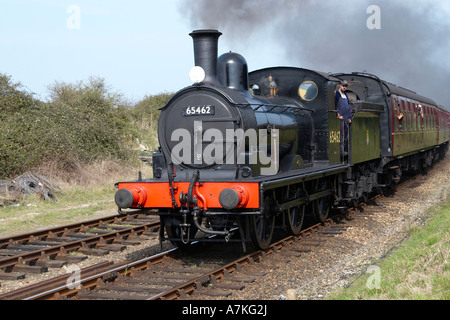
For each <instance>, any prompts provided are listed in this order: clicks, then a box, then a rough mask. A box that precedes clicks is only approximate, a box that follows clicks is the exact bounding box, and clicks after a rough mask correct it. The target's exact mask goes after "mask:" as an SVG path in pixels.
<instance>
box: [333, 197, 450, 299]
mask: <svg viewBox="0 0 450 320" xmlns="http://www.w3.org/2000/svg"><path fill="white" fill-rule="evenodd" d="M449 230H450V199H449V200H447V201H446V202H444V203H443V204H441V205H439V206H437V207H435V208H433V209H431V210H430V211H429V218H428V219H427V221H426V223H425V224H424V225H419V226H414V227H412V228H411V229H410V230H409V239H408V240H407V241H405V242H403V243H402V244H401V245H400V246H399V247H398V249H396V250H394V251H393V252H392V253H391V254H390V255H389V256H388V257H387V258H385V259H384V260H382V261H381V262H380V263H379V264H378V265H377V266H378V267H379V270H380V271H381V273H380V276H381V277H380V282H379V288H374V286H373V285H372V286H370V284H373V282H372V279H373V273H372V274H364V275H363V276H362V277H360V278H359V279H357V280H356V281H355V282H354V283H353V284H352V285H351V286H350V287H349V288H344V289H338V290H337V291H336V292H334V293H333V294H332V295H331V296H330V299H336V300H450V263H449V255H450V231H449ZM371 277H372V278H371ZM368 283H369V286H367V284H368ZM369 287H372V289H369Z"/></svg>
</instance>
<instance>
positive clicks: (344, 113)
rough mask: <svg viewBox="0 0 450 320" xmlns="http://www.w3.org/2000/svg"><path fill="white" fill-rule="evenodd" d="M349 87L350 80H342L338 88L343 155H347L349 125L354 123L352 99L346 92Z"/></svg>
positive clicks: (337, 105)
mask: <svg viewBox="0 0 450 320" xmlns="http://www.w3.org/2000/svg"><path fill="white" fill-rule="evenodd" d="M347 88H348V82H347V81H345V80H344V81H342V82H341V83H340V84H339V88H338V90H336V95H335V103H336V109H337V112H338V114H337V117H338V119H341V120H342V121H341V155H343V156H346V155H347V152H348V134H349V125H350V124H351V123H352V116H353V114H352V108H351V107H350V100H349V98H348V95H347V93H346V92H345V91H346V90H347Z"/></svg>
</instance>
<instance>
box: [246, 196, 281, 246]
mask: <svg viewBox="0 0 450 320" xmlns="http://www.w3.org/2000/svg"><path fill="white" fill-rule="evenodd" d="M270 211H271V210H270V198H266V200H265V210H264V212H263V214H262V215H252V216H250V217H249V218H248V219H249V220H248V221H249V230H250V239H251V242H252V246H253V248H255V249H256V250H259V249H266V248H267V247H269V245H270V243H271V242H272V236H273V230H274V229H275V215H273V214H272V213H271V212H270Z"/></svg>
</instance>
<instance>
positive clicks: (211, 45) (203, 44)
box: [189, 29, 222, 84]
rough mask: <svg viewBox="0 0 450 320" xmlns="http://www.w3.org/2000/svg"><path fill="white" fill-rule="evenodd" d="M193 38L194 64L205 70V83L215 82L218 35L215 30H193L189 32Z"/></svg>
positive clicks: (219, 34) (219, 33)
mask: <svg viewBox="0 0 450 320" xmlns="http://www.w3.org/2000/svg"><path fill="white" fill-rule="evenodd" d="M189 35H190V36H191V37H192V39H194V59H195V65H196V66H198V67H202V68H203V70H205V74H206V77H205V80H204V81H203V82H205V83H211V84H217V82H218V81H217V55H218V43H219V37H220V36H221V35H222V33H221V32H219V31H217V30H209V29H208V30H195V31H193V32H192V33H190V34H189Z"/></svg>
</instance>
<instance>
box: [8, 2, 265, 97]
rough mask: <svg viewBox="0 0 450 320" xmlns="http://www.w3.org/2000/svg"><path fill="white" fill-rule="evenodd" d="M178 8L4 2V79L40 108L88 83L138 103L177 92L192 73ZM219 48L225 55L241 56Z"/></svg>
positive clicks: (187, 26)
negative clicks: (54, 95) (60, 86)
mask: <svg viewBox="0 0 450 320" xmlns="http://www.w3.org/2000/svg"><path fill="white" fill-rule="evenodd" d="M178 1H179V0H166V1H156V0H127V1H124V0H108V1H107V0H103V1H102V0H0V39H1V40H0V73H3V74H7V75H10V76H12V79H13V81H14V82H20V83H22V85H23V86H24V87H26V88H27V89H28V90H29V91H30V92H33V93H35V94H36V96H37V97H38V98H40V99H42V100H46V99H47V96H48V89H47V88H48V86H49V85H50V84H52V83H54V82H55V81H64V82H68V83H75V82H77V81H87V80H88V78H89V77H90V76H98V77H101V78H104V79H105V80H106V83H107V84H109V85H110V86H112V88H113V91H115V92H118V93H121V94H123V95H124V96H125V97H126V98H128V99H130V100H132V101H137V100H140V99H142V98H143V97H144V96H145V95H148V94H158V93H161V92H176V91H178V90H179V89H181V88H183V87H185V86H187V85H190V84H191V82H190V80H189V77H188V73H189V70H190V68H191V67H192V66H193V65H194V61H193V50H192V39H191V37H189V35H188V34H189V33H190V32H191V31H192V30H193V27H192V26H191V23H190V22H189V19H187V18H183V17H182V16H181V13H180V10H179V9H178ZM73 6H75V7H73ZM194 27H195V28H197V27H198V28H201V27H204V26H194ZM220 41H221V43H220V46H219V54H220V53H223V52H226V51H229V50H231V49H233V50H235V51H236V50H239V49H240V47H238V46H236V44H231V47H230V46H228V45H227V44H226V38H225V37H222V38H221V40H220ZM254 66H255V67H254V68H253V69H256V64H254ZM261 66H265V65H261Z"/></svg>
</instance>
